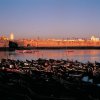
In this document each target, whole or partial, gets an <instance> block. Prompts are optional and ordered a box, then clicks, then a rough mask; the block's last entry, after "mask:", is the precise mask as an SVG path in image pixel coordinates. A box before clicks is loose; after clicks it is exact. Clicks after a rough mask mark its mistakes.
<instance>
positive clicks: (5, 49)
mask: <svg viewBox="0 0 100 100" xmlns="http://www.w3.org/2000/svg"><path fill="white" fill-rule="evenodd" d="M32 49H46V50H49V49H96V50H99V49H100V46H62V47H61V46H60V47H59V46H56V47H18V48H17V50H32ZM0 51H9V47H0Z"/></svg>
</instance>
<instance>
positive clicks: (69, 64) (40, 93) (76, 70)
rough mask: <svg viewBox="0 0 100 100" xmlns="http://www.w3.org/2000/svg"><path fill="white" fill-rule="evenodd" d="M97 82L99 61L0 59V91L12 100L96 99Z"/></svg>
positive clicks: (99, 71)
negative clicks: (19, 99) (20, 99)
mask: <svg viewBox="0 0 100 100" xmlns="http://www.w3.org/2000/svg"><path fill="white" fill-rule="evenodd" d="M99 84H100V63H99V62H95V63H91V62H87V63H82V62H79V61H77V60H76V61H72V60H69V59H68V60H63V59H61V60H55V59H49V60H47V59H41V58H39V59H37V60H26V61H19V60H11V59H2V60H1V61H0V94H5V95H6V96H7V97H9V98H12V99H14V100H18V99H17V98H18V97H19V98H22V99H23V100H33V99H35V100H38V99H39V100H42V99H43V100H44V99H49V100H70V99H71V100H80V99H81V100H85V99H87V100H99V99H100V96H99V93H100V85H99ZM16 87H17V88H16ZM7 91H9V92H7ZM12 91H14V92H12ZM15 91H16V92H15ZM25 91H26V92H25ZM24 94H25V95H24ZM11 95H13V96H11ZM1 97H2V96H1V95H0V98H1ZM16 97H17V98H16ZM2 98H3V99H1V100H5V97H2ZM25 98H26V99H25ZM12 99H11V100H12ZM6 100H9V99H7V98H6Z"/></svg>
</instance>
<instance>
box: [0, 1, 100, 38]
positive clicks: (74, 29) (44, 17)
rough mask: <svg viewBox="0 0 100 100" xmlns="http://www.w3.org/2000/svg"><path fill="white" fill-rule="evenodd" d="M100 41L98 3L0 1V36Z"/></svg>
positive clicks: (99, 6)
mask: <svg viewBox="0 0 100 100" xmlns="http://www.w3.org/2000/svg"><path fill="white" fill-rule="evenodd" d="M10 32H14V34H15V36H16V38H20V37H22V38H26V37H29V38H36V37H40V38H67V37H83V38H84V37H91V35H95V36H97V37H100V35H99V34H100V0H0V34H1V35H2V34H5V35H9V33H10Z"/></svg>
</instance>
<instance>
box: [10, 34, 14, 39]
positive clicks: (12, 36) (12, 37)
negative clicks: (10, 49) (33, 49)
mask: <svg viewBox="0 0 100 100" xmlns="http://www.w3.org/2000/svg"><path fill="white" fill-rule="evenodd" d="M10 40H12V41H13V40H14V34H13V33H10Z"/></svg>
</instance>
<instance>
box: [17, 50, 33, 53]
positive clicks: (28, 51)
mask: <svg viewBox="0 0 100 100" xmlns="http://www.w3.org/2000/svg"><path fill="white" fill-rule="evenodd" d="M16 53H33V50H16Z"/></svg>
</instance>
